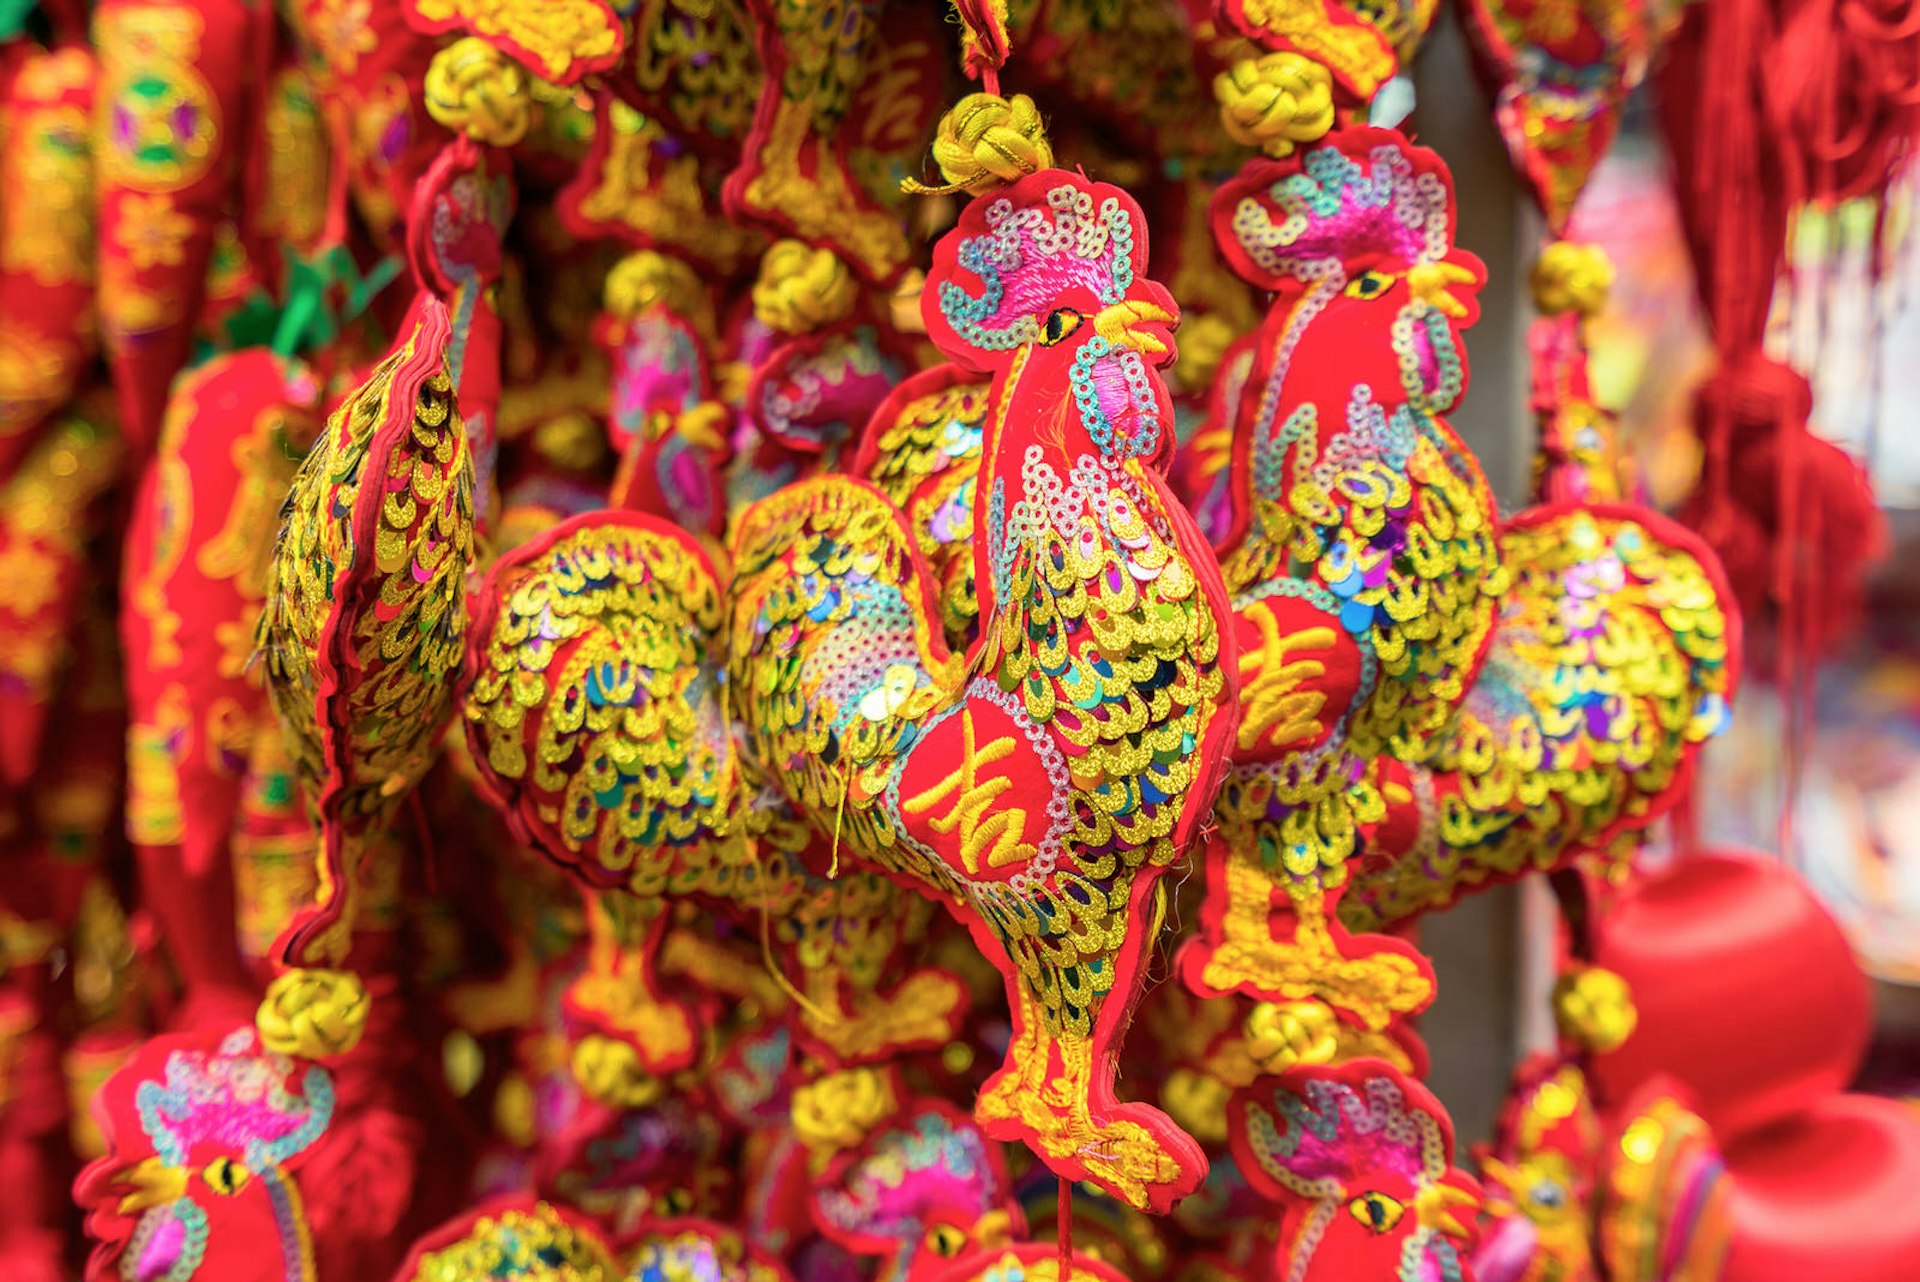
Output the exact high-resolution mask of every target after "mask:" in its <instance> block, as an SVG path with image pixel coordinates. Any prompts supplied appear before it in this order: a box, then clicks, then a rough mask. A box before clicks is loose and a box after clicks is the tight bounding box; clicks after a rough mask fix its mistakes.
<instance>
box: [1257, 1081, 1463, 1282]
mask: <svg viewBox="0 0 1920 1282" xmlns="http://www.w3.org/2000/svg"><path fill="white" fill-rule="evenodd" d="M1228 1125H1229V1129H1230V1131H1231V1138H1232V1142H1233V1150H1234V1154H1235V1156H1236V1157H1237V1158H1238V1159H1239V1162H1240V1169H1241V1171H1242V1172H1243V1173H1245V1175H1246V1177H1247V1179H1248V1181H1249V1182H1250V1183H1251V1184H1252V1185H1253V1186H1254V1187H1255V1188H1256V1189H1258V1190H1260V1191H1261V1192H1263V1193H1265V1194H1266V1195H1267V1196H1269V1197H1271V1198H1274V1199H1275V1200H1276V1201H1278V1202H1280V1203H1281V1204H1282V1205H1283V1206H1284V1207H1285V1208H1286V1209H1285V1212H1284V1216H1285V1218H1284V1219H1283V1221H1282V1223H1281V1226H1280V1240H1279V1244H1278V1248H1277V1250H1276V1253H1275V1255H1274V1261H1273V1272H1272V1275H1271V1276H1273V1277H1276V1278H1287V1279H1290V1280H1291V1282H1323V1280H1324V1282H1335V1280H1336V1279H1338V1280H1340V1282H1345V1280H1346V1279H1358V1278H1383V1279H1384V1278H1393V1279H1396V1282H1453V1280H1454V1279H1458V1278H1461V1277H1463V1276H1465V1275H1466V1274H1465V1261H1466V1258H1467V1250H1466V1248H1467V1247H1468V1246H1469V1245H1470V1244H1471V1242H1472V1238H1473V1234H1472V1230H1471V1228H1470V1226H1471V1225H1472V1223H1473V1218H1474V1212H1475V1211H1476V1210H1477V1208H1478V1206H1479V1203H1480V1194H1479V1188H1478V1186H1477V1185H1476V1184H1475V1183H1474V1180H1473V1178H1472V1177H1471V1176H1469V1175H1467V1174H1466V1173H1464V1172H1462V1171H1460V1170H1458V1169H1456V1168H1454V1166H1453V1165H1452V1162H1453V1128H1452V1126H1451V1124H1450V1123H1449V1122H1448V1121H1447V1115H1446V1111H1445V1110H1444V1109H1442V1108H1441V1107H1440V1104H1439V1101H1437V1100H1435V1099H1434V1098H1433V1096H1432V1095H1431V1094H1429V1093H1428V1092H1427V1090H1426V1089H1425V1088H1424V1087H1422V1086H1420V1084H1419V1083H1417V1082H1414V1081H1411V1080H1409V1079H1408V1078H1406V1077H1405V1076H1403V1075H1401V1074H1400V1073H1398V1072H1396V1071H1395V1070H1393V1069H1391V1068H1389V1067H1388V1066H1387V1065H1385V1064H1383V1063H1381V1062H1380V1061H1378V1060H1367V1059H1360V1060H1354V1061H1351V1062H1350V1063H1347V1064H1342V1065H1340V1066H1338V1067H1337V1068H1312V1069H1308V1068H1301V1069H1295V1070H1293V1071H1291V1072H1289V1073H1285V1074H1282V1075H1281V1076H1280V1077H1278V1078H1265V1079H1262V1081H1261V1082H1260V1083H1259V1084H1257V1085H1256V1086H1254V1087H1252V1088H1250V1089H1249V1090H1247V1091H1244V1092H1242V1093H1241V1094H1239V1095H1237V1096H1236V1097H1235V1098H1234V1101H1233V1104H1232V1106H1231V1107H1230V1109H1229V1111H1228Z"/></svg>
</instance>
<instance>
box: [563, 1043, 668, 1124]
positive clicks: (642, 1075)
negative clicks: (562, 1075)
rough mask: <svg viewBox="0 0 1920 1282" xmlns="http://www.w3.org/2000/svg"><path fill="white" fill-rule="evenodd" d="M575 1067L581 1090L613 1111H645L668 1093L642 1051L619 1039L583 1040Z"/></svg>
mask: <svg viewBox="0 0 1920 1282" xmlns="http://www.w3.org/2000/svg"><path fill="white" fill-rule="evenodd" d="M572 1067H573V1080H574V1081H576V1082H578V1083H579V1084H580V1089H581V1090H583V1091H585V1092H586V1093H587V1094H588V1095H590V1096H592V1097H593V1098H594V1099H596V1100H599V1101H600V1102H601V1103H602V1104H605V1105H606V1106H607V1107H609V1108H618V1109H628V1108H645V1107H646V1106H647V1105H649V1104H652V1103H654V1102H656V1101H657V1100H659V1098H660V1097H661V1096H662V1095H664V1094H665V1093H666V1083H665V1082H662V1081H661V1080H660V1079H659V1078H657V1077H655V1076H654V1075H653V1074H651V1073H649V1072H647V1070H646V1068H645V1067H644V1066H643V1065H642V1064H641V1063H640V1052H639V1051H638V1050H636V1049H634V1047H633V1046H631V1045H630V1044H628V1043H627V1042H623V1041H621V1040H620V1039H619V1038H617V1037H605V1036H602V1035H601V1034H599V1033H589V1034H588V1035H587V1036H585V1037H582V1038H581V1039H580V1040H579V1041H578V1042H577V1043H575V1045H574V1048H573V1062H572Z"/></svg>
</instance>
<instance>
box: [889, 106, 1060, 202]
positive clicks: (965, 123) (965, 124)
mask: <svg viewBox="0 0 1920 1282" xmlns="http://www.w3.org/2000/svg"><path fill="white" fill-rule="evenodd" d="M933 163H934V164H936V165H938V166H940V174H941V176H942V177H944V178H945V179H946V180H947V181H946V185H945V186H942V187H929V186H926V185H925V184H923V183H918V182H915V181H914V180H913V179H911V178H909V179H908V180H907V181H905V182H903V183H901V184H900V185H901V187H902V188H903V189H905V190H906V191H909V192H912V193H913V194H915V195H935V194H940V193H943V192H953V191H965V192H973V193H975V194H978V193H979V192H981V191H983V190H985V189H986V188H988V187H992V186H994V185H995V184H998V183H1010V182H1018V181H1019V180H1020V179H1022V178H1025V177H1026V176H1027V175H1028V174H1035V173H1039V172H1040V171H1041V170H1042V169H1051V168H1052V167H1053V147H1052V145H1051V144H1049V143H1048V142H1047V133H1046V125H1045V122H1043V121H1042V120H1041V119H1040V109H1039V108H1038V107H1036V106H1034V105H1033V99H1031V98H1029V97H1027V95H1025V94H1023V93H1017V94H1015V95H1013V97H1011V98H1002V97H1001V96H1000V95H998V94H991V93H970V94H968V95H967V96H966V97H964V98H962V99H961V100H960V101H959V102H957V103H955V104H954V105H953V107H952V108H951V109H950V110H948V112H947V114H946V115H944V116H942V117H940V130H939V132H938V133H936V134H935V135H934V139H933Z"/></svg>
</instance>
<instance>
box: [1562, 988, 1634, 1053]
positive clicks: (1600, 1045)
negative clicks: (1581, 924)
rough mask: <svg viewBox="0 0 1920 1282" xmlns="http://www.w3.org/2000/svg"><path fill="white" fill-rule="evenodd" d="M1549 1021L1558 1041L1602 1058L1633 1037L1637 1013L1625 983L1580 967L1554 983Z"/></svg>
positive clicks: (1630, 990)
mask: <svg viewBox="0 0 1920 1282" xmlns="http://www.w3.org/2000/svg"><path fill="white" fill-rule="evenodd" d="M1553 1021H1554V1023H1555V1024H1557V1025H1558V1026H1559V1028H1560V1035H1561V1036H1562V1037H1564V1038H1566V1039H1567V1040H1568V1041H1570V1042H1572V1043H1573V1044H1574V1045H1576V1046H1579V1047H1581V1048H1582V1049H1584V1050H1590V1051H1593V1052H1595V1053H1596V1054H1601V1055H1604V1054H1606V1053H1607V1052H1608V1051H1613V1050H1618V1049H1619V1048H1620V1047H1621V1046H1622V1045H1623V1044H1624V1043H1625V1042H1626V1040H1627V1038H1629V1037H1631V1036H1632V1035H1633V1028H1634V1025H1635V1024H1637V1023H1639V1022H1640V1012H1639V1010H1638V1009H1636V1008H1635V1006H1634V1004H1633V990H1632V989H1630V988H1628V987H1627V981H1626V980H1624V979H1622V978H1621V977H1620V976H1619V975H1617V974H1615V973H1614V972H1612V971H1610V970H1606V969H1603V968H1602V967H1599V966H1582V967H1579V968H1578V969H1575V970H1570V971H1568V972H1567V973H1566V974H1564V975H1562V976H1560V978H1559V979H1557V980H1555V981H1554V985H1553Z"/></svg>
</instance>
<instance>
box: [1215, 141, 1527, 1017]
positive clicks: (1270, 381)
mask: <svg viewBox="0 0 1920 1282" xmlns="http://www.w3.org/2000/svg"><path fill="white" fill-rule="evenodd" d="M1214 219H1215V230H1216V235H1217V236H1218V237H1219V239H1220V242H1221V247H1222V249H1223V251H1224V252H1225V254H1226V256H1227V259H1228V261H1229V263H1230V264H1231V265H1232V266H1233V267H1234V269H1235V270H1236V271H1237V272H1239V273H1240V274H1241V275H1242V276H1244V277H1246V278H1247V279H1249V280H1251V281H1253V282H1254V283H1256V284H1258V285H1260V286H1263V287H1265V288H1268V289H1271V290H1273V291H1274V304H1273V307H1272V309H1271V311H1270V312H1269V313H1268V317H1267V319H1266V321H1265V323H1264V324H1263V325H1262V327H1261V329H1260V331H1259V334H1258V336H1257V337H1256V339H1255V345H1254V358H1253V364H1252V368H1251V370H1250V372H1249V376H1248V378H1247V382H1246V384H1245V387H1244V390H1243V391H1242V393H1241V395H1240V397H1239V398H1238V401H1237V403H1235V404H1234V405H1233V407H1232V413H1233V425H1232V427H1233V430H1232V445H1231V450H1230V454H1229V456H1228V459H1227V467H1228V469H1229V473H1230V475H1229V483H1230V489H1231V511H1232V524H1231V528H1230V530H1229V532H1228V534H1227V536H1226V538H1225V539H1224V540H1223V542H1222V568H1223V571H1224V572H1225V574H1226V578H1227V584H1228V587H1229V589H1230V590H1231V591H1232V593H1233V599H1234V603H1235V612H1236V615H1237V619H1236V624H1237V626H1238V628H1239V629H1240V633H1241V645H1242V648H1243V653H1242V657H1241V659H1240V677H1241V686H1240V695H1241V699H1242V715H1241V723H1240V734H1239V739H1238V743H1237V751H1236V753H1235V764H1234V769H1233V773H1232V775H1231V777H1230V779H1229V782H1228V784H1227V786H1226V788H1225V789H1224V790H1223V792H1222V794H1221V803H1220V808H1219V815H1220V828H1219V831H1218V833H1217V836H1216V839H1215V840H1214V842H1213V843H1212V845H1211V846H1210V847H1209V854H1208V860H1207V869H1208V873H1207V876H1208V892H1209V893H1208V899H1207V903H1206V905H1205V907H1204V909H1203V917H1202V930H1201V934H1200V936H1199V937H1198V939H1197V940H1196V942H1195V943H1194V944H1193V945H1192V946H1190V947H1189V948H1188V949H1187V950H1186V952H1185V953H1184V954H1183V959H1182V964H1183V967H1184V974H1185V976H1186V979H1187V982H1188V983H1189V984H1190V985H1192V986H1193V987H1194V988H1195V990H1196V991H1198V992H1201V993H1214V994H1218V993H1225V992H1232V991H1237V992H1240V993H1243V994H1245V995H1247V996H1249V997H1253V998H1255V999H1257V1000H1261V1001H1268V1002H1298V1001H1305V1000H1315V1001H1320V1002H1324V1003H1326V1005H1327V1006H1329V1007H1331V1008H1332V1009H1334V1010H1336V1011H1339V1012H1342V1013H1343V1014H1344V1015H1345V1016H1346V1017H1347V1019H1348V1021H1350V1025H1351V1026H1352V1027H1354V1028H1357V1029H1361V1030H1366V1031H1369V1032H1372V1033H1375V1034H1378V1033H1381V1032H1383V1031H1384V1030H1386V1029H1388V1028H1389V1027H1390V1026H1391V1025H1393V1024H1394V1022H1395V1021H1397V1020H1399V1019H1401V1018H1403V1017H1404V1016H1406V1015H1408V1014H1411V1013H1413V1012H1415V1011H1417V1010H1419V1009H1421V1008H1422V1007H1424V1006H1425V1005H1426V1004H1427V1002H1429V1001H1430V1000H1431V999H1432V995H1433V978H1432V972H1431V970H1430V968H1429V967H1428V964H1427V962H1426V961H1425V959H1424V958H1422V957H1421V956H1420V954H1419V952H1418V951H1417V950H1416V949H1414V948H1413V947H1412V946H1411V945H1409V944H1407V943H1405V942H1403V941H1399V940H1393V939H1388V938H1385V937H1379V936H1376V937H1371V938H1369V939H1367V940H1366V941H1365V942H1364V943H1359V942H1355V941H1350V940H1349V939H1348V938H1347V937H1346V934H1345V932H1344V931H1343V930H1342V929H1341V926H1340V924H1339V921H1338V919H1337V918H1336V917H1335V915H1334V907H1335V905H1336V904H1337V903H1338V902H1339V900H1340V897H1341V895H1342V894H1343V892H1344V890H1345V887H1346V884H1347V881H1348V876H1349V868H1348V864H1349V862H1350V861H1351V860H1352V859H1353V858H1354V857H1355V855H1356V853H1357V851H1358V850H1359V849H1361V848H1362V846H1363V845H1364V830H1365V829H1367V828H1368V827H1369V826H1370V825H1372V824H1375V823H1377V822H1378V821H1379V819H1380V818H1381V815H1382V814H1383V811H1384V802H1383V799H1382V797H1381V793H1380V791H1379V769H1380V766H1379V764H1378V760H1377V759H1378V758H1380V757H1381V756H1383V755H1384V754H1386V753H1388V752H1389V750H1412V749H1413V747H1414V746H1415V745H1417V744H1418V743H1419V741H1420V740H1421V739H1422V738H1424V737H1425V736H1427V735H1429V734H1431V733H1433V732H1434V731H1435V730H1437V729H1438V728H1439V727H1441V726H1443V725H1444V724H1445V722H1446V718H1447V715H1448V712H1449V710H1450V708H1451V707H1452V706H1453V704H1454V703H1456V702H1457V701H1458V700H1459V698H1460V697H1461V695H1462V694H1463V693H1464V690H1465V688H1466V686H1467V684H1468V683H1469V682H1470V681H1471V680H1472V677H1473V674H1474V672H1475V670H1476V668H1477V666H1478V664H1479V661H1480V658H1481V656H1482V654H1483V653H1484V650H1485V646H1486V643H1487V639H1488V636H1489V632H1490V628H1491V625H1492V619H1493V609H1494V599H1495V593H1496V592H1497V590H1498V587H1499V559H1498V553H1497V547H1496V544H1495V532H1496V527H1495V523H1494V513H1493V500H1492V496H1491V493H1490V492H1489V490H1488V488H1487V484H1486V480H1485V478H1484V477H1483V476H1482V475H1481V473H1480V469H1479V466H1478V464H1477V463H1476V462H1475V461H1474V459H1473V456H1472V455H1471V453H1469V452H1468V451H1467V449H1466V447H1465V446H1464V445H1462V444H1461V442H1460V440H1459V438H1458V437H1457V436H1455V435H1454V433H1453V431H1452V429H1451V428H1450V427H1449V426H1448V425H1447V422H1446V420H1445V418H1444V415H1445V413H1446V412H1447V411H1448V410H1449V409H1451V408H1452V406H1453V405H1454V404H1455V402H1456V401H1457V400H1458V399H1459V397H1460V396H1461V395H1462V393H1463V392H1464V391H1465V388H1466V381H1467V368H1466V357H1465V350H1464V345H1463V344H1462V342H1461V334H1460V331H1461V330H1462V329H1463V328H1465V327H1466V326H1467V325H1468V324H1470V323H1472V321H1473V319H1474V317H1475V315H1476V311H1477V308H1476V304H1475V301H1474V292H1475V291H1476V290H1477V288H1478V286H1479V283H1480V281H1481V280H1482V279H1483V277H1484V274H1485V273H1484V271H1483V269H1482V268H1481V266H1480V263H1479V261H1478V260H1477V259H1475V258H1474V257H1473V256H1472V255H1470V254H1465V253H1462V252H1460V251H1458V250H1456V249H1454V247H1453V221H1454V220H1453V195H1452V185H1451V182H1450V181H1449V179H1448V176H1447V173H1446V170H1445V167H1444V166H1443V165H1442V163H1441V161H1440V158H1439V157H1438V156H1436V155H1435V154H1434V153H1433V152H1431V151H1428V150H1426V149H1425V148H1420V147H1414V146H1412V145H1411V144H1409V143H1407V142H1406V140H1405V139H1404V138H1402V137H1401V136H1400V135H1398V134H1396V133H1392V132H1390V131H1387V130H1382V129H1373V128H1365V127H1362V128H1352V129H1345V130H1338V131H1335V132H1333V133H1331V134H1329V135H1327V137H1326V138H1325V139H1324V141H1322V142H1321V143H1320V144H1318V145H1316V146H1313V147H1311V148H1307V149H1304V150H1301V151H1298V152H1295V153H1294V154H1293V155H1291V156H1289V157H1288V158H1287V159H1285V160H1279V161H1274V160H1255V161H1252V162H1250V163H1249V164H1248V165H1247V166H1245V167H1244V168H1243V169H1242V170H1241V172H1240V174H1239V175H1238V176H1236V177H1235V178H1234V179H1233V180H1232V181H1230V182H1229V183H1227V184H1226V185H1225V186H1223V187H1222V188H1221V190H1220V192H1219V194H1218V195H1217V196H1216V198H1215V203H1214ZM1328 1048H1329V1049H1330V1048H1331V1043H1328Z"/></svg>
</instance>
